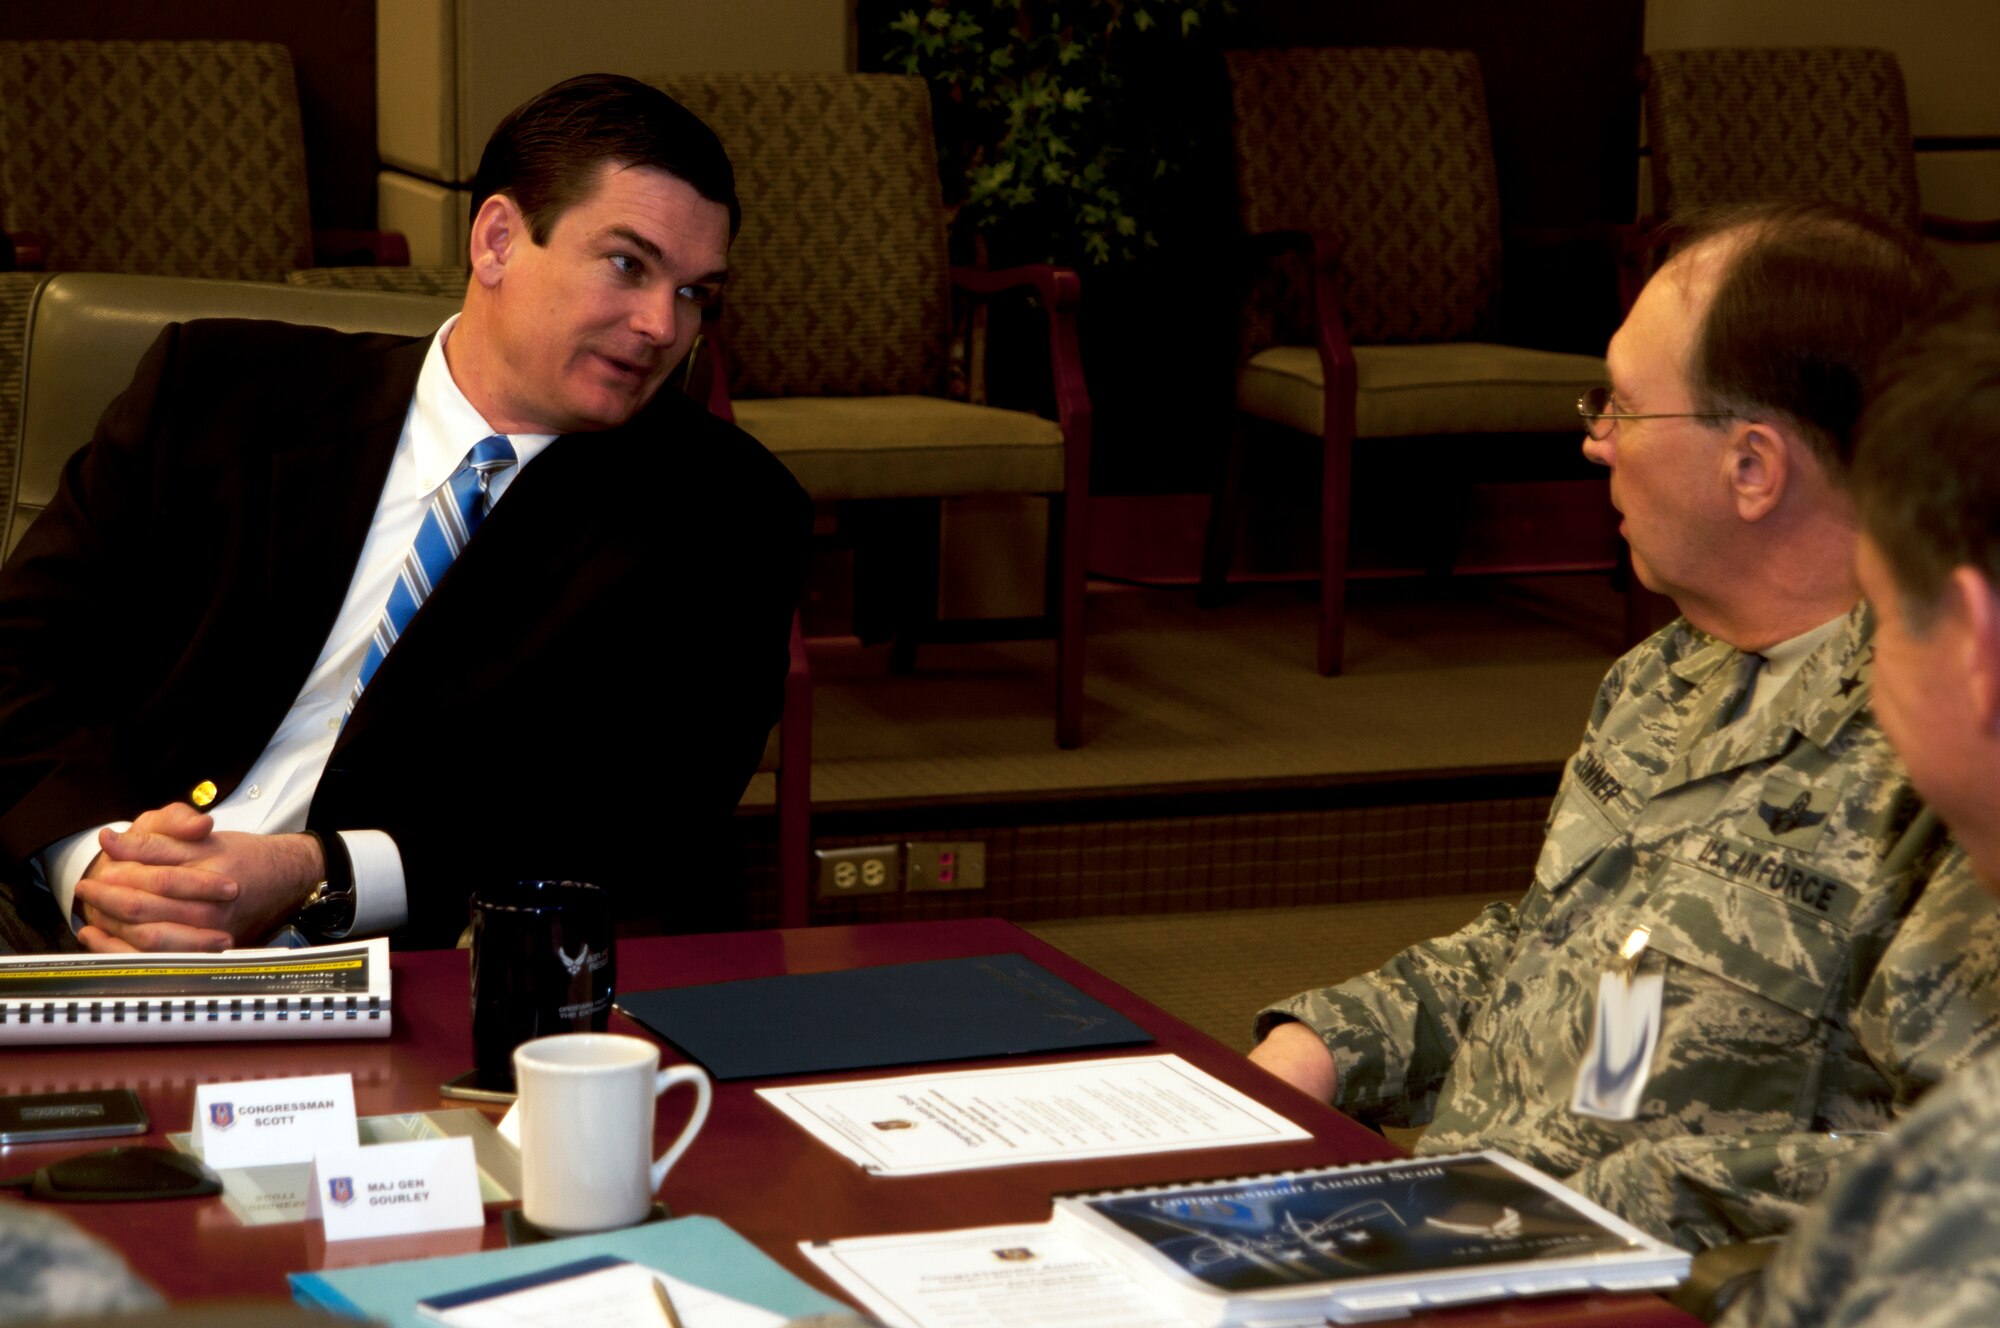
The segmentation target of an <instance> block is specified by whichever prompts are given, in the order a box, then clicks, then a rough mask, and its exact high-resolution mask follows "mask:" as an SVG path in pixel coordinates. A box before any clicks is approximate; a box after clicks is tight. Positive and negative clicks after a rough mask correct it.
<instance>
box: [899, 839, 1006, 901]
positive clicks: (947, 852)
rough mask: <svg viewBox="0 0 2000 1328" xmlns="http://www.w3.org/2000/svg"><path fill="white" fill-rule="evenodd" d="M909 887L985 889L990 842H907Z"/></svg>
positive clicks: (905, 879) (905, 864)
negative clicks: (987, 849)
mask: <svg viewBox="0 0 2000 1328" xmlns="http://www.w3.org/2000/svg"><path fill="white" fill-rule="evenodd" d="M903 888H904V889H905V890H984V889H985V888H986V845H985V844H983V843H981V842H980V841H978V840H966V841H960V842H953V843H922V842H919V841H917V840H910V841H909V842H907V843H905V844H904V845H903Z"/></svg>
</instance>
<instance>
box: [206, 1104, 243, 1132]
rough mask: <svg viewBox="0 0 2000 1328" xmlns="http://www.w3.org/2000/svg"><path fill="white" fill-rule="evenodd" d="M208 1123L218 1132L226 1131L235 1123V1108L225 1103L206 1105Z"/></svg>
mask: <svg viewBox="0 0 2000 1328" xmlns="http://www.w3.org/2000/svg"><path fill="white" fill-rule="evenodd" d="M208 1123H209V1124H210V1125H213V1126H214V1127H215V1128H216V1129H218V1130H226V1129H228V1128H229V1127H230V1126H232V1125H234V1124H235V1123H236V1108H235V1107H234V1106H232V1105H231V1104H229V1103H227V1102H211V1103H209V1104H208Z"/></svg>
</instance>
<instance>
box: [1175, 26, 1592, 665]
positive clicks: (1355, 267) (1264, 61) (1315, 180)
mask: <svg viewBox="0 0 2000 1328" xmlns="http://www.w3.org/2000/svg"><path fill="white" fill-rule="evenodd" d="M1226 59H1227V63H1228V69H1229V81H1230V99H1231V106H1232V111H1233V115H1232V122H1231V129H1232V136H1233V141H1234V147H1235V157H1236V178H1237V188H1238V204H1239V210H1240V216H1241V221H1242V225H1243V229H1244V231H1245V232H1246V234H1247V235H1248V236H1249V237H1250V241H1251V244H1252V247H1253V249H1255V250H1258V251H1260V252H1261V253H1263V254H1264V255H1265V256H1266V257H1267V258H1268V260H1269V261H1268V262H1267V263H1266V264H1264V265H1263V266H1262V270H1261V273H1260V276H1259V277H1258V278H1257V280H1256V281H1255V283H1254V285H1253V289H1252V294H1251V297H1250V298H1249V300H1248V301H1247V304H1246V309H1245V315H1244V321H1243V336H1242V359H1241V361H1240V363H1239V368H1238V373H1237V387H1236V402H1237V410H1238V412H1239V413H1240V415H1242V416H1245V417H1249V418H1250V419H1252V420H1259V421H1266V422H1269V423H1271V424H1275V425H1279V426H1283V427H1284V428H1288V429H1293V430H1297V431H1299V432H1302V433H1306V434H1310V435H1313V436H1315V437H1318V438H1320V439H1321V440H1322V442H1323V446H1324V453H1325V474H1324V480H1323V488H1322V494H1321V503H1320V508H1321V531H1320V571H1321V587H1320V615H1319V636H1318V651H1317V655H1318V664H1319V670H1320V672H1321V673H1328V674H1330V673H1337V672H1338V671H1339V670H1340V666H1341V654H1342V638H1343V628H1344V618H1345V608H1346V580H1347V544H1348V529H1349V520H1348V517H1349V508H1350V504H1351V497H1350V492H1349V490H1350V482H1351V468H1352V462H1353V451H1354V446H1355V442H1356V440H1357V439H1374V440H1387V439H1393V438H1413V437H1420V436H1437V435H1452V436H1464V435H1496V437H1494V438H1493V439H1492V447H1494V448H1504V447H1506V446H1507V445H1508V443H1509V440H1510V437H1514V436H1519V435H1527V434H1537V433H1558V432H1567V433H1574V432H1575V430H1576V428H1577V422H1576V399H1577V397H1578V396H1579V395H1581V394H1582V393H1583V392H1584V391H1585V390H1586V389H1588V388H1590V387H1594V386H1596V385H1598V384H1600V383H1602V382H1603V380H1604V364H1603V361H1602V360H1600V359H1597V358H1595V357H1593V356H1585V355H1566V354H1558V353H1554V352H1550V351H1542V350H1531V349H1526V348H1522V347H1518V346H1508V345H1501V344H1496V343H1495V342H1493V341H1491V340H1489V339H1488V338H1489V337H1490V336H1491V332H1492V329H1493V327H1494V324H1495V321H1496V311H1497V303H1498V298H1499V294H1500V241H1501V229H1500V200H1499V185H1498V181H1497V178H1496V176H1495V173H1494V167H1493V149H1492V142H1491V136H1490V134H1489V132H1488V128H1487V118H1486V99H1485V90H1484V87H1483V85H1482V83H1481V80H1480V76H1479V64H1478V61H1477V60H1476V59H1475V58H1474V57H1473V55H1472V54H1471V53H1469V52H1465V51H1432V50H1403V49H1396V50H1368V49H1317V50H1314V49H1293V50H1259V51H1231V52H1228V53H1227V56H1226ZM1247 433H1248V431H1247V430H1243V429H1239V430H1238V432H1237V437H1236V439H1235V440H1234V441H1233V443H1232V448H1233V449H1240V448H1241V447H1242V446H1244V443H1245V438H1246V436H1247ZM1229 473H1230V475H1231V476H1232V477H1233V476H1234V475H1235V474H1236V473H1237V465H1236V458H1235V457H1234V456H1232V459H1231V465H1230V467H1229ZM1234 489H1235V485H1234V484H1233V483H1225V485H1224V486H1223V492H1222V493H1220V494H1219V495H1218V500H1217V503H1216V506H1215V517H1214V520H1213V521H1212V523H1211V528H1210V536H1209V549H1208V554H1207V556H1206V558H1205V559H1204V568H1203V583H1204V586H1203V588H1204V592H1205V594H1207V595H1208V596H1210V597H1212V596H1213V595H1214V594H1215V592H1216V590H1217V589H1218V588H1219V586H1220V584H1221V582H1222V581H1223V579H1224V578H1225V577H1226V575H1227V571H1228V564H1229V555H1230V547H1229V546H1230V537H1231V534H1232V532H1233V526H1234V520H1235V515H1236V513H1235V511H1234V509H1235V507H1236V505H1237V503H1236V494H1235V493H1234ZM1605 565H1606V567H1609V566H1611V564H1610V562H1609V561H1607V562H1606V564H1605ZM1523 570H1525V569H1523Z"/></svg>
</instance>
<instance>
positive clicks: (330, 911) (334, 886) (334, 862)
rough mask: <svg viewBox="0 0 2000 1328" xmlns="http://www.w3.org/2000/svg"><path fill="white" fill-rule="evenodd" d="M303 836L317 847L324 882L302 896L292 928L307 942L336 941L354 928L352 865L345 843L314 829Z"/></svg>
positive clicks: (339, 838)
mask: <svg viewBox="0 0 2000 1328" xmlns="http://www.w3.org/2000/svg"><path fill="white" fill-rule="evenodd" d="M305 833H306V834H309V835H311V836H312V837H313V839H314V840H315V841H316V842H317V843H318V844H319V855H320V861H321V862H323V863H325V864H326V879H325V880H323V881H321V882H320V883H319V884H317V885H315V886H314V887H313V888H312V893H311V894H309V895H307V896H306V902H305V903H303V904H301V905H300V906H299V915H298V917H297V918H295V919H293V923H292V925H293V926H295V927H297V928H298V929H299V931H300V932H301V933H303V934H304V936H305V938H306V939H307V940H308V941H311V942H314V943H318V942H321V941H338V940H341V939H343V938H345V937H346V935H347V933H348V932H350V931H352V930H353V929H354V864H353V862H352V861H351V860H350V859H349V858H348V856H347V842H346V841H345V840H343V839H342V838H341V837H340V836H339V835H337V834H330V835H322V834H320V833H319V832H318V831H316V830H308V831H306V832H305Z"/></svg>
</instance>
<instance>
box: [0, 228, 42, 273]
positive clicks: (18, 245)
mask: <svg viewBox="0 0 2000 1328" xmlns="http://www.w3.org/2000/svg"><path fill="white" fill-rule="evenodd" d="M48 261H49V247H48V244H47V243H46V242H45V241H44V240H43V239H42V237H41V234H40V233H39V232H37V231H10V232H5V233H0V271H4V272H40V271H42V270H43V269H44V268H46V267H47V266H48Z"/></svg>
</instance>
